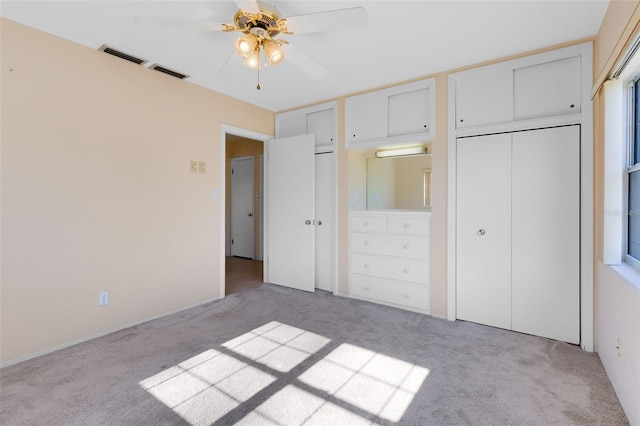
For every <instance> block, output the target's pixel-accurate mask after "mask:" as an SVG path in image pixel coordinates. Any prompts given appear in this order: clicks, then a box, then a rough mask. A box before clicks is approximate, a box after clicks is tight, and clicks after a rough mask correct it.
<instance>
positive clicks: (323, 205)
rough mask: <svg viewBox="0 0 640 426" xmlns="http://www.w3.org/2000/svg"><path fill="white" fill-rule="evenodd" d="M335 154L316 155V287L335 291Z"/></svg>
mask: <svg viewBox="0 0 640 426" xmlns="http://www.w3.org/2000/svg"><path fill="white" fill-rule="evenodd" d="M333 155H334V154H333V153H332V152H327V153H324V154H316V156H315V157H316V158H315V161H316V183H315V187H316V191H315V192H316V215H315V218H316V244H315V250H316V260H315V268H316V277H315V286H316V288H319V289H320V290H326V291H333V198H334V197H333Z"/></svg>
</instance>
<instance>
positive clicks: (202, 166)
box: [198, 161, 207, 173]
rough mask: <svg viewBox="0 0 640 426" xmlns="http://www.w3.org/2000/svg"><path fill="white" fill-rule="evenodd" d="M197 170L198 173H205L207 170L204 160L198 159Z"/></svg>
mask: <svg viewBox="0 0 640 426" xmlns="http://www.w3.org/2000/svg"><path fill="white" fill-rule="evenodd" d="M198 171H199V172H200V173H206V172H207V163H205V162H204V161H199V162H198Z"/></svg>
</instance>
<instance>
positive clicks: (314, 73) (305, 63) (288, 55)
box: [281, 44, 328, 80]
mask: <svg viewBox="0 0 640 426" xmlns="http://www.w3.org/2000/svg"><path fill="white" fill-rule="evenodd" d="M281 49H282V50H283V52H284V54H285V61H289V62H290V63H291V65H293V66H295V67H296V68H298V69H300V70H301V71H302V72H304V73H305V74H307V75H308V76H309V77H311V78H313V79H314V80H320V79H322V78H324V77H326V75H327V73H328V72H327V69H326V68H325V67H323V66H322V65H320V64H319V63H317V62H316V61H315V60H314V59H312V58H311V57H310V56H308V55H307V54H306V53H304V52H302V51H301V50H299V49H297V48H295V47H294V46H292V45H290V44H285V45H283V46H282V48H281Z"/></svg>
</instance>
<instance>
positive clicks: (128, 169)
mask: <svg viewBox="0 0 640 426" xmlns="http://www.w3.org/2000/svg"><path fill="white" fill-rule="evenodd" d="M0 26H1V28H0V31H1V36H2V37H1V43H2V44H1V55H2V57H1V59H2V74H1V81H2V93H1V99H0V100H1V106H2V115H1V120H2V121H1V125H2V128H1V132H2V133H1V138H2V139H1V149H2V159H1V161H2V163H1V182H2V204H1V228H0V229H1V232H2V242H1V250H2V251H1V253H2V264H1V280H2V283H1V284H2V293H1V301H0V310H1V323H2V324H1V330H0V332H1V337H2V346H1V348H0V360H1V361H2V362H3V363H6V362H9V361H11V360H15V359H18V358H19V357H23V356H26V355H29V354H36V353H38V352H39V351H45V350H48V349H51V348H54V347H57V346H59V345H64V344H67V343H69V342H72V341H75V340H77V339H83V338H86V337H88V336H91V335H94V334H96V333H101V332H104V331H107V330H110V329H113V328H118V327H122V326H124V325H126V324H130V323H133V322H137V321H141V320H144V319H146V318H150V317H153V316H155V315H159V314H162V313H166V312H168V311H171V310H175V309H180V308H182V307H185V306H188V305H192V304H197V303H201V302H203V301H206V300H210V299H215V298H217V297H218V296H219V288H220V267H221V265H220V259H221V257H222V253H220V250H221V246H222V244H221V239H222V235H220V233H221V226H222V221H223V220H224V211H223V208H222V200H221V199H218V200H214V199H213V197H212V190H213V189H221V188H220V185H221V178H222V177H221V170H220V165H221V164H222V163H223V161H221V158H220V155H221V145H220V144H221V141H220V132H221V130H220V128H221V125H222V124H223V123H224V124H228V125H231V126H235V127H239V128H244V129H248V130H251V131H255V132H259V133H263V134H273V130H274V128H273V118H274V117H273V113H272V112H270V111H267V110H264V109H261V108H258V107H255V106H252V105H250V104H247V103H244V102H240V101H238V100H235V99H232V98H230V97H227V96H223V95H221V94H218V93H215V92H212V91H210V90H207V89H204V88H201V87H199V86H196V85H193V84H190V83H188V82H185V81H180V80H178V79H175V78H173V77H170V76H167V75H165V74H162V73H159V72H156V71H153V70H149V69H146V68H144V67H140V66H137V65H134V64H132V63H129V62H126V61H123V60H121V59H118V58H115V57H112V56H110V55H107V54H104V53H102V52H98V51H96V50H93V49H90V48H87V47H83V46H80V45H77V44H74V43H71V42H68V41H65V40H62V39H60V38H57V37H53V36H51V35H48V34H46V33H43V32H39V31H36V30H33V29H30V28H28V27H25V26H23V25H20V24H17V23H14V22H12V21H8V20H5V19H2V20H1V21H0ZM246 117H249V118H246ZM190 160H199V161H205V162H206V163H207V172H206V173H204V174H202V173H190V171H189V161H190ZM101 291H108V292H109V295H110V303H109V305H108V306H104V307H99V306H98V293H99V292H101Z"/></svg>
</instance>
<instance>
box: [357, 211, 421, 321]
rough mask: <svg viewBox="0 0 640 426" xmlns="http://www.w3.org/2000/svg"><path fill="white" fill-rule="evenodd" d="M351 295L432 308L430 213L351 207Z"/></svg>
mask: <svg viewBox="0 0 640 426" xmlns="http://www.w3.org/2000/svg"><path fill="white" fill-rule="evenodd" d="M349 231H350V232H349V241H350V250H349V254H350V279H349V287H350V288H349V292H350V295H351V296H352V297H354V298H357V299H363V300H367V301H371V302H376V303H381V304H384V305H389V306H394V307H397V308H402V309H408V310H411V311H416V312H420V313H424V314H430V313H431V289H430V282H431V260H430V259H431V213H430V212H425V211H417V210H416V211H406V210H362V211H351V212H350V217H349Z"/></svg>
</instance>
